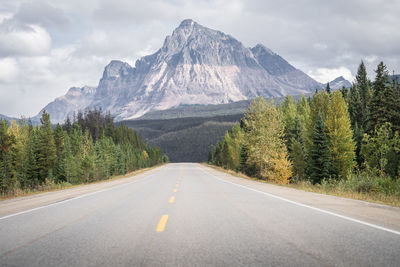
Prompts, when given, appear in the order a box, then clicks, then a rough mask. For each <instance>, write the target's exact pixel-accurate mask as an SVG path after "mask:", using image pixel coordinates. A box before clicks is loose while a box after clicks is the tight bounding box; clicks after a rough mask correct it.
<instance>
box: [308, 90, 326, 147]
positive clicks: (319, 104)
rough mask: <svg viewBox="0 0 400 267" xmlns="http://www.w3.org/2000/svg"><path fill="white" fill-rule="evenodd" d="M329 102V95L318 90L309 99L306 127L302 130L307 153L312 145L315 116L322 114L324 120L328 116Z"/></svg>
mask: <svg viewBox="0 0 400 267" xmlns="http://www.w3.org/2000/svg"><path fill="white" fill-rule="evenodd" d="M329 103H330V95H329V94H328V93H326V92H325V91H320V92H318V93H317V94H315V95H314V97H313V98H312V100H311V104H310V116H309V119H308V120H307V125H306V129H305V131H304V146H305V150H306V153H307V154H308V153H309V151H310V149H311V145H312V138H313V135H314V127H315V122H316V120H317V117H318V116H319V115H321V116H322V119H323V120H326V118H327V116H328V112H329V111H328V107H329Z"/></svg>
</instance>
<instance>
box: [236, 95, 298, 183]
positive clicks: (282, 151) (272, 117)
mask: <svg viewBox="0 0 400 267" xmlns="http://www.w3.org/2000/svg"><path fill="white" fill-rule="evenodd" d="M243 122H244V126H245V135H244V143H245V145H246V147H247V149H248V159H247V161H248V163H249V164H254V165H255V166H256V167H257V169H258V171H259V176H260V177H261V178H262V179H267V180H270V181H274V182H276V183H281V184H286V183H288V182H289V178H290V177H291V175H292V168H291V164H290V161H289V160H288V153H287V148H286V145H285V143H284V140H283V134H284V124H283V121H282V116H281V113H280V112H279V110H278V109H277V108H276V106H275V104H274V102H273V100H270V101H268V102H266V101H265V100H264V99H263V98H262V97H260V98H257V99H256V100H254V101H253V103H252V104H251V105H250V106H249V108H248V109H247V111H246V115H245V118H244V120H243Z"/></svg>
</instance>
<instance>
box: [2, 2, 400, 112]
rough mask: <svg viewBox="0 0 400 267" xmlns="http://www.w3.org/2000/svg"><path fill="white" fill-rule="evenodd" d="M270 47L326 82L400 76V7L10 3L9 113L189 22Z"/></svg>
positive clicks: (5, 104) (88, 80)
mask: <svg viewBox="0 0 400 267" xmlns="http://www.w3.org/2000/svg"><path fill="white" fill-rule="evenodd" d="M185 18H191V19H193V20H195V21H197V22H198V23H200V24H202V25H204V26H206V27H209V28H213V29H217V30H221V31H223V32H225V33H228V34H230V35H232V36H233V37H235V38H237V39H238V40H240V41H241V42H242V43H243V44H244V45H246V46H254V45H255V44H257V43H262V44H264V45H265V46H267V47H269V48H271V49H272V50H273V51H274V52H276V53H278V54H280V55H281V56H282V57H283V58H285V59H286V60H288V61H289V62H290V63H291V64H293V65H294V66H295V67H297V68H299V69H301V70H303V71H304V72H306V73H307V74H309V75H310V76H312V77H313V78H315V79H316V80H318V81H320V82H327V81H329V80H332V79H333V78H335V77H337V76H340V75H343V76H344V77H345V78H347V79H349V80H352V79H353V77H354V75H355V72H356V70H357V67H358V64H359V63H360V61H361V59H363V60H364V62H365V63H366V65H367V70H368V72H369V75H370V77H371V78H372V77H373V76H374V73H373V70H374V69H375V68H376V65H377V64H378V63H379V61H381V60H382V61H384V62H385V63H386V65H387V66H388V69H389V70H390V71H392V70H394V71H396V72H397V73H398V72H400V46H399V44H400V31H399V28H398V27H399V25H400V1H399V0H351V1H348V0H346V1H344V0H335V1H320V0H293V1H275V0H270V1H267V0H216V1H211V0H189V1H179V0H164V1H161V0H160V1H152V0H146V1H135V0H65V1H63V0H29V1H26V0H1V1H0V114H5V115H8V116H16V117H20V116H21V115H24V116H34V115H36V114H37V113H38V112H39V111H40V109H41V108H43V107H44V106H45V105H46V104H47V103H48V102H50V101H52V100H53V99H54V98H56V97H58V96H61V95H63V94H65V93H66V91H67V90H68V88H70V87H72V86H83V85H93V86H95V85H97V83H98V81H99V78H100V77H101V75H102V72H103V69H104V67H105V65H106V64H107V63H108V62H109V61H110V60H112V59H120V60H123V61H126V62H128V63H130V64H131V65H133V64H134V63H135V61H136V60H137V59H138V58H140V57H141V56H144V55H147V54H150V53H153V52H155V51H156V50H157V49H158V48H160V47H161V45H162V43H163V41H164V38H165V36H166V35H169V34H171V33H172V31H173V29H174V28H176V27H177V26H178V25H179V23H180V21H182V20H183V19H185Z"/></svg>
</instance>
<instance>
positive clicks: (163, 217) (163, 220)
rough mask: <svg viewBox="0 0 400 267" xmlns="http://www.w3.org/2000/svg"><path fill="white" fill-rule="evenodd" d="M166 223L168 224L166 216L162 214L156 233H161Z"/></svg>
mask: <svg viewBox="0 0 400 267" xmlns="http://www.w3.org/2000/svg"><path fill="white" fill-rule="evenodd" d="M167 222H168V214H164V215H163V216H162V217H161V219H160V222H159V223H158V225H157V229H156V231H157V232H163V231H164V229H165V226H166V225H167Z"/></svg>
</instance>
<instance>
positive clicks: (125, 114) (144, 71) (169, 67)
mask: <svg viewBox="0 0 400 267" xmlns="http://www.w3.org/2000/svg"><path fill="white" fill-rule="evenodd" d="M321 87H322V85H321V84H320V83H318V82H316V81H315V80H313V79H312V78H310V77H309V76H307V75H306V74H305V73H303V72H302V71H300V70H298V69H296V68H295V67H293V66H292V65H290V64H289V63H288V62H287V61H286V60H284V59H283V58H282V57H280V56H279V55H277V54H275V53H274V52H272V51H271V50H270V49H268V48H266V47H265V46H263V45H257V46H255V47H254V48H247V47H245V46H243V44H242V43H241V42H239V41H238V40H236V39H235V38H233V37H232V36H230V35H227V34H224V33H222V32H220V31H215V30H212V29H209V28H206V27H204V26H201V25H200V24H198V23H196V22H194V21H192V20H184V21H182V23H181V24H180V25H179V27H178V28H176V29H175V30H174V31H173V33H172V35H170V36H167V37H166V39H165V41H164V44H163V46H162V47H161V49H159V50H158V51H157V52H156V53H154V54H152V55H149V56H145V57H143V58H141V59H139V60H137V61H136V64H135V67H131V66H130V65H129V64H127V63H124V62H121V61H116V60H115V61H111V62H110V64H109V65H108V66H106V68H105V70H104V73H103V77H102V78H101V79H100V82H99V85H98V87H97V88H90V90H89V89H88V90H87V91H88V92H87V93H85V92H86V91H85V90H83V89H82V88H80V91H79V90H78V89H73V88H71V89H70V91H71V90H73V92H70V91H69V92H68V93H67V95H65V96H64V97H61V98H58V99H56V100H55V101H54V102H52V103H50V104H49V105H48V106H47V107H46V108H45V109H46V110H47V111H48V112H49V113H50V114H51V117H52V119H53V120H55V121H63V119H64V118H65V117H66V115H67V114H69V113H71V112H73V111H76V110H79V109H81V110H82V109H85V108H87V107H89V108H95V107H97V108H98V107H101V108H102V109H103V110H105V111H109V112H111V114H113V115H115V116H116V119H117V120H123V119H132V118H136V117H140V116H142V115H143V114H145V113H146V112H148V111H151V110H164V109H169V108H172V107H176V106H179V105H183V104H184V105H191V104H222V103H230V102H236V101H240V100H245V99H251V98H254V97H257V96H265V97H270V96H283V95H286V94H301V93H309V92H313V91H314V89H315V88H321ZM84 88H89V87H84ZM76 90H78V91H79V93H78V91H76ZM75 91H76V93H74V92H75ZM84 91H85V92H84ZM89 91H90V92H89ZM74 94H76V96H75V95H74ZM78 94H80V95H79V96H78Z"/></svg>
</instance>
